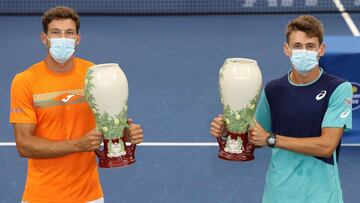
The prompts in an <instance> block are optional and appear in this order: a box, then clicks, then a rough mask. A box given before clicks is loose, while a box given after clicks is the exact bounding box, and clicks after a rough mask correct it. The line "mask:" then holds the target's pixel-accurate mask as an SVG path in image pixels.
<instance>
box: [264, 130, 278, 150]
mask: <svg viewBox="0 0 360 203" xmlns="http://www.w3.org/2000/svg"><path fill="white" fill-rule="evenodd" d="M266 143H267V145H268V147H271V148H274V147H275V144H276V134H274V133H272V132H270V135H269V136H268V137H267V138H266Z"/></svg>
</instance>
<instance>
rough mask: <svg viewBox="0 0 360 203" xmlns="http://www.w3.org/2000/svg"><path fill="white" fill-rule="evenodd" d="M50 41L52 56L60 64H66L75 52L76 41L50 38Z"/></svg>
mask: <svg viewBox="0 0 360 203" xmlns="http://www.w3.org/2000/svg"><path fill="white" fill-rule="evenodd" d="M48 39H49V40H50V49H49V52H50V55H51V57H52V58H53V59H54V60H55V61H56V62H58V63H61V64H64V63H65V62H66V61H68V60H69V59H70V58H71V56H72V55H73V54H74V52H75V42H76V39H69V38H48Z"/></svg>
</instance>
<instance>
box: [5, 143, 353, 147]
mask: <svg viewBox="0 0 360 203" xmlns="http://www.w3.org/2000/svg"><path fill="white" fill-rule="evenodd" d="M7 146H16V144H15V142H0V147H7ZM138 146H145V147H214V146H218V143H216V142H143V143H141V144H138ZM341 146H342V147H360V143H354V144H350V143H343V144H341Z"/></svg>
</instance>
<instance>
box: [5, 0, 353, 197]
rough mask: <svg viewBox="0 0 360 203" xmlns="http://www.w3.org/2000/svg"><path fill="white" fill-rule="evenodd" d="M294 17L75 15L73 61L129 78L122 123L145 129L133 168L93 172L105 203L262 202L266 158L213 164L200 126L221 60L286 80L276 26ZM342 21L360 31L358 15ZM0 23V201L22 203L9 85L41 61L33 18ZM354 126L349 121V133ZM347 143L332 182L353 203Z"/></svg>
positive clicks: (327, 23) (214, 105) (333, 31)
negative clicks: (107, 66) (113, 66)
mask: <svg viewBox="0 0 360 203" xmlns="http://www.w3.org/2000/svg"><path fill="white" fill-rule="evenodd" d="M320 2H321V1H320ZM349 2H350V1H349ZM359 7H360V4H359V6H358V7H356V8H357V9H358V10H357V11H359V10H360V8H359ZM4 13H5V12H4ZM304 13H306V12H304ZM300 14H302V13H281V14H280V13H276V14H275V13H265V14H249V13H246V14H244V13H231V14H218V13H216V14H214V13H213V14H206V15H192V14H187V15H85V14H84V15H81V13H80V16H81V28H80V33H81V37H82V40H81V44H80V46H79V47H78V50H77V52H76V55H77V56H78V57H81V58H85V59H88V60H90V61H93V62H94V63H110V62H111V63H118V64H119V65H120V67H121V68H122V69H123V70H124V72H125V74H126V75H127V78H128V81H129V117H130V118H132V119H133V120H134V121H136V122H137V123H140V124H141V125H142V127H143V129H144V143H143V144H142V145H141V146H139V147H138V149H137V151H136V158H137V162H136V164H134V165H132V166H130V167H126V168H121V169H120V168H118V169H100V178H101V183H102V187H103V190H104V194H105V201H106V202H109V203H118V202H214V203H217V202H254V203H256V202H261V198H262V193H263V186H264V181H265V175H266V171H267V168H268V163H269V159H270V154H271V151H270V150H269V149H268V148H262V149H258V150H256V151H255V160H254V161H251V162H244V163H241V162H240V163H239V162H229V161H224V160H221V159H219V158H217V152H218V147H217V146H216V144H215V141H216V140H215V139H214V138H213V137H211V135H210V133H209V125H210V121H211V119H212V118H213V117H214V116H215V115H217V114H218V113H221V112H222V106H221V103H220V99H219V93H218V72H219V69H220V67H221V65H222V64H223V62H224V60H225V59H226V58H229V57H244V58H251V59H254V60H257V62H258V64H259V67H260V69H261V71H262V75H263V79H264V81H263V82H264V84H265V83H266V82H268V81H270V80H272V79H275V78H278V77H280V76H282V75H284V74H286V73H287V72H288V70H289V68H290V65H291V64H290V60H289V59H288V58H287V57H286V56H285V55H284V54H283V51H282V45H283V43H284V42H285V34H284V32H285V25H286V24H287V22H288V21H289V20H291V19H293V18H295V17H296V16H298V15H300ZM311 14H312V15H314V16H315V17H317V18H318V19H319V20H321V21H322V22H323V24H324V28H325V35H326V36H325V39H326V37H327V36H329V37H330V36H349V37H354V33H353V32H352V31H351V30H350V29H349V26H348V24H347V23H346V22H345V20H344V18H343V16H342V15H341V13H340V12H332V13H311ZM349 15H350V17H351V19H352V20H353V22H354V25H355V26H356V27H357V28H358V27H360V13H359V12H350V13H349ZM0 25H1V27H2V29H1V32H0V38H1V40H0V41H1V44H2V46H1V47H2V48H1V49H0V56H1V57H0V71H1V74H0V91H1V93H2V95H3V99H2V102H0V143H1V145H0V160H1V167H0V168H1V170H0V203H13V202H20V201H21V195H22V192H23V189H24V188H23V187H24V183H25V179H26V159H23V158H20V157H19V155H18V153H17V150H16V147H15V146H14V144H13V143H14V136H13V132H12V126H11V125H10V124H8V117H9V105H10V104H9V101H10V98H9V97H10V96H9V91H10V86H11V81H12V78H13V77H14V75H15V74H16V73H18V72H21V71H23V70H25V69H26V68H28V67H29V66H30V65H32V64H34V63H36V62H38V61H40V60H42V59H43V57H45V54H46V48H45V47H44V46H43V45H42V44H41V42H40V32H41V16H40V15H36V14H35V15H33V14H32V15H12V14H9V15H0ZM359 40H360V38H359V37H354V41H357V42H358V41H359ZM329 48H330V47H329ZM358 77H359V76H358ZM356 111H358V112H356ZM356 111H354V112H353V113H354V115H355V114H356V115H358V114H359V111H360V110H356ZM358 122H359V120H355V119H354V122H353V127H354V128H355V129H359V123H358ZM356 132H360V131H356ZM347 136H348V135H347V134H345V136H344V138H343V144H344V146H343V147H342V148H341V152H340V159H339V170H340V180H341V184H342V190H343V193H344V201H345V202H347V203H348V202H349V203H356V202H358V200H359V199H360V193H359V192H358V188H359V186H360V183H359V180H360V173H359V169H360V147H359V146H360V134H356V133H355V134H354V133H352V134H351V139H350V136H348V137H347Z"/></svg>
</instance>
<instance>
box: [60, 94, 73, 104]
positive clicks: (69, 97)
mask: <svg viewBox="0 0 360 203" xmlns="http://www.w3.org/2000/svg"><path fill="white" fill-rule="evenodd" d="M73 96H75V95H73V94H69V95H67V97H66V98H64V99H62V100H61V101H62V102H65V103H66V102H68V101H69V100H70V99H71V98H72V97H73Z"/></svg>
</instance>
